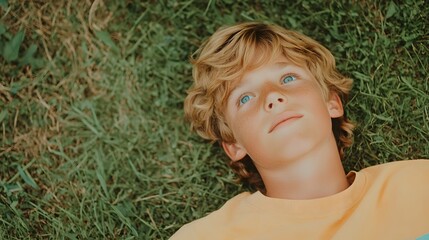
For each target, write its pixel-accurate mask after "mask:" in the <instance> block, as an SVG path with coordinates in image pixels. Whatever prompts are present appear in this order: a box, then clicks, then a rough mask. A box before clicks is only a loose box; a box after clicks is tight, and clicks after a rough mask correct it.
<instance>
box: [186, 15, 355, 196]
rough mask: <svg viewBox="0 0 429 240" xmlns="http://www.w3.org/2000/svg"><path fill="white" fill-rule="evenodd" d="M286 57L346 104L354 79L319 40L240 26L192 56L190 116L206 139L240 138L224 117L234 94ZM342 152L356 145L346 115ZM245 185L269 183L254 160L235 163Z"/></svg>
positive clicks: (338, 122) (339, 128)
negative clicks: (253, 74) (252, 75)
mask: <svg viewBox="0 0 429 240" xmlns="http://www.w3.org/2000/svg"><path fill="white" fill-rule="evenodd" d="M280 54H282V55H283V56H285V57H286V58H287V59H288V60H289V61H291V62H292V63H294V64H296V65H299V66H303V67H306V68H308V70H309V71H310V72H311V73H312V74H313V75H314V76H315V78H316V80H317V82H318V85H319V86H320V88H321V89H322V93H323V95H324V97H325V99H327V98H328V97H329V95H330V94H332V93H336V94H338V96H339V97H340V98H341V101H342V102H343V104H345V103H346V102H347V98H348V95H349V91H350V89H351V87H352V80H351V79H349V78H346V77H344V76H343V75H341V74H340V73H339V72H338V70H337V69H336V67H335V59H334V57H333V55H332V54H331V52H330V51H329V50H328V49H326V48H325V47H323V46H322V45H321V44H319V43H318V42H316V41H315V40H313V39H311V38H309V37H307V36H305V35H303V34H301V33H298V32H295V31H291V30H287V29H284V28H282V27H280V26H277V25H273V24H265V23H259V22H248V23H241V24H237V25H234V26H230V27H225V28H221V29H219V30H217V31H216V32H215V33H214V34H213V35H212V36H211V37H210V38H209V39H207V40H206V41H205V42H204V43H203V44H202V45H201V47H200V48H199V49H198V50H197V51H196V52H195V53H194V54H193V56H191V60H190V61H191V63H192V64H193V72H192V75H193V78H194V83H193V85H192V86H191V88H190V89H189V91H188V95H187V97H186V99H185V104H184V110H185V117H186V118H187V119H188V120H189V121H190V123H191V128H192V129H193V130H194V131H196V132H197V133H198V134H199V135H200V136H201V137H203V138H205V139H208V140H212V141H219V142H226V143H234V142H235V138H234V135H233V133H232V130H231V129H230V128H229V126H228V124H227V122H226V120H225V115H224V110H225V107H226V102H227V99H228V97H229V94H230V93H231V91H232V90H233V88H234V84H235V83H236V82H238V80H240V79H241V78H242V76H243V75H244V74H245V72H247V71H249V70H251V69H255V68H258V67H260V66H262V65H263V64H266V63H267V62H269V61H270V60H271V59H273V58H275V57H277V56H279V55H280ZM332 123H333V124H332V131H333V133H334V136H335V139H336V142H337V146H338V151H339V153H340V156H341V158H342V157H343V155H344V149H345V148H347V147H350V146H351V144H352V130H353V127H354V125H353V124H352V123H351V122H350V121H349V120H348V119H347V117H346V116H345V114H344V115H343V116H342V117H339V118H335V119H332ZM230 166H231V167H232V169H233V170H234V172H236V173H237V174H238V176H239V178H240V181H241V182H242V183H243V184H244V185H245V186H248V187H249V188H250V189H252V190H259V191H261V192H265V187H264V183H263V181H262V178H261V176H260V175H259V173H258V170H257V169H256V167H255V165H254V164H253V162H252V160H251V159H250V157H249V156H246V157H245V158H244V159H242V160H240V161H231V162H230Z"/></svg>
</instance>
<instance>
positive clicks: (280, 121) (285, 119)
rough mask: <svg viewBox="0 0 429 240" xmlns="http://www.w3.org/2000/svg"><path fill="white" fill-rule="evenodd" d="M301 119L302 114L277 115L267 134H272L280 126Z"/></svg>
mask: <svg viewBox="0 0 429 240" xmlns="http://www.w3.org/2000/svg"><path fill="white" fill-rule="evenodd" d="M301 117H303V115H302V114H297V113H288V112H286V113H283V114H281V115H279V116H278V117H276V119H275V120H274V121H273V124H272V125H271V127H270V130H269V131H268V133H271V132H273V131H274V130H275V129H276V128H277V127H279V126H280V125H284V124H287V123H289V122H291V121H293V120H296V119H299V118H301Z"/></svg>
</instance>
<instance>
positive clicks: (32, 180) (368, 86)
mask: <svg viewBox="0 0 429 240" xmlns="http://www.w3.org/2000/svg"><path fill="white" fill-rule="evenodd" d="M322 2H324V3H323V4H321V3H320V1H316V0H301V1H231V0H224V1H214V0H210V1H199V0H195V1H192V0H188V1H167V0H163V1H113V0H110V1H108V0H105V1H103V0H94V1H89V0H88V1H83V0H81V1H65V0H59V1H11V0H9V1H7V0H0V16H1V19H0V55H1V56H0V63H1V64H0V72H1V74H0V76H1V77H0V239H167V238H168V237H169V236H171V235H172V234H173V233H174V232H175V231H176V230H177V229H178V228H179V227H181V226H182V225H183V224H185V223H187V222H190V221H192V220H194V219H197V218H200V217H202V216H205V215H206V214H208V213H209V212H211V211H213V210H215V209H217V208H219V207H220V206H221V205H222V204H223V203H224V202H225V201H226V200H227V199H229V198H230V197H232V196H234V195H235V194H237V193H239V192H241V191H246V189H244V188H243V187H242V186H240V185H239V184H238V183H236V180H235V176H234V174H233V173H232V171H231V170H230V169H229V168H228V166H227V164H226V163H227V161H228V159H227V158H226V156H225V155H224V154H223V152H222V150H221V149H220V148H219V146H218V145H217V144H216V143H215V144H211V143H210V142H207V141H205V140H202V139H201V138H200V137H198V136H197V135H196V134H194V133H192V132H190V130H189V124H188V123H187V122H186V121H185V120H184V119H183V99H184V98H185V96H186V90H187V89H188V88H189V87H190V85H191V83H192V76H191V71H192V67H191V65H190V64H189V62H188V60H189V56H190V55H191V54H192V53H193V52H194V51H195V50H196V49H197V48H198V46H199V45H200V44H201V42H202V41H203V40H204V39H206V38H207V37H208V36H209V35H210V34H211V33H213V32H214V31H215V30H216V29H217V28H218V27H220V26H223V25H227V24H232V23H236V22H242V21H255V20H257V21H265V22H272V23H276V24H279V25H282V26H284V27H286V28H290V29H295V30H297V31H300V32H302V33H304V34H307V35H309V36H310V37H312V38H315V39H316V40H318V41H319V42H321V43H322V44H323V45H325V46H326V47H328V48H329V49H330V50H331V51H332V53H333V54H334V56H335V57H336V59H337V66H338V68H339V69H340V71H341V72H342V73H344V74H345V75H346V76H348V77H351V78H352V79H353V80H354V87H353V91H352V93H351V98H350V102H349V104H348V105H347V106H346V111H347V114H348V116H349V117H350V118H351V119H352V120H353V121H355V122H356V123H357V128H356V129H355V137H354V141H355V144H354V145H353V147H352V148H350V149H349V150H348V151H347V153H346V158H345V160H344V165H345V168H346V170H347V171H349V170H359V169H361V168H364V167H367V166H371V165H374V164H378V163H384V162H390V161H395V160H403V159H416V158H429V73H428V71H429V18H428V16H429V5H428V4H425V1H424V0H407V1H392V2H388V1H346V0H343V1H322ZM349 2H354V3H349ZM395 2H396V3H395Z"/></svg>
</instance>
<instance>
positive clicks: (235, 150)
mask: <svg viewBox="0 0 429 240" xmlns="http://www.w3.org/2000/svg"><path fill="white" fill-rule="evenodd" d="M222 147H223V150H225V152H226V154H227V155H228V157H229V158H231V160H232V161H239V160H241V159H243V158H244V157H245V156H246V155H247V151H246V149H244V147H243V146H241V145H240V144H239V143H226V142H222Z"/></svg>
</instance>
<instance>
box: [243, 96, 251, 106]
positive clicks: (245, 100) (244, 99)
mask: <svg viewBox="0 0 429 240" xmlns="http://www.w3.org/2000/svg"><path fill="white" fill-rule="evenodd" d="M252 98H253V97H252V96H249V95H244V96H243V97H241V98H240V105H243V104H245V103H247V102H248V101H250V99H252Z"/></svg>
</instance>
